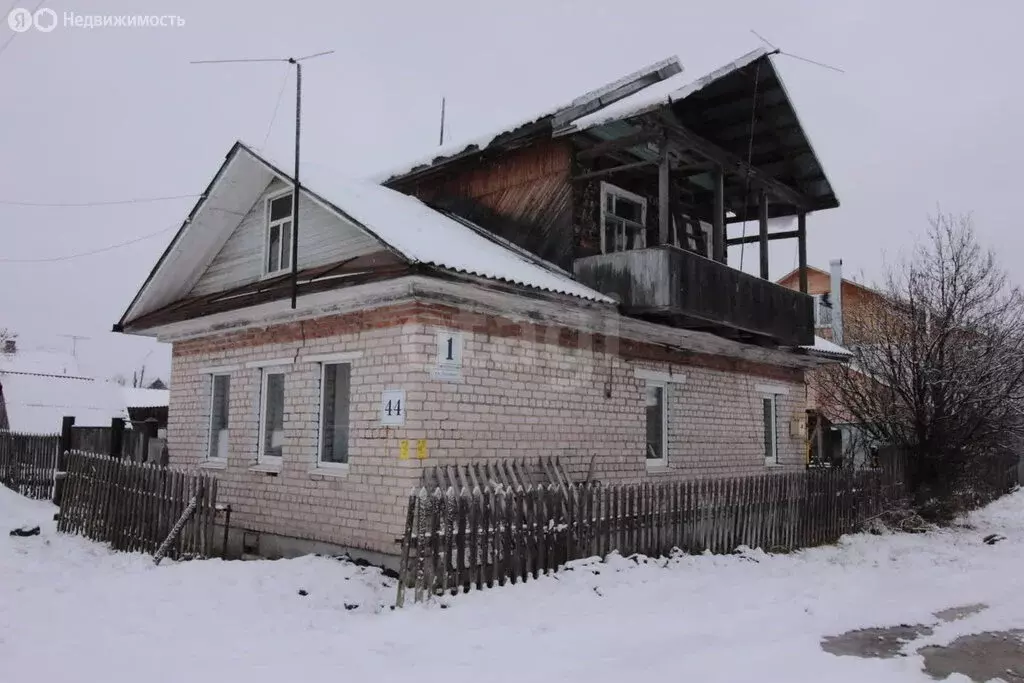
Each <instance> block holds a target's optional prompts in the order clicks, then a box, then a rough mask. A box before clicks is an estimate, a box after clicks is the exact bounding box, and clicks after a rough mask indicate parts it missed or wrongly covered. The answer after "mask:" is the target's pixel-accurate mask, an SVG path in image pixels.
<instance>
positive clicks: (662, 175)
mask: <svg viewBox="0 0 1024 683" xmlns="http://www.w3.org/2000/svg"><path fill="white" fill-rule="evenodd" d="M670 174H671V169H670V168H669V159H668V146H667V145H665V144H664V143H663V144H662V149H661V158H660V159H659V161H658V244H669V242H670V241H671V240H670V238H669V232H670V230H671V226H672V214H671V207H670V204H671V199H670V195H669V191H670V187H671V181H670V179H669V176H670ZM680 227H682V226H680Z"/></svg>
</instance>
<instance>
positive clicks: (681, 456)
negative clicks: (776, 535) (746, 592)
mask: <svg viewBox="0 0 1024 683" xmlns="http://www.w3.org/2000/svg"><path fill="white" fill-rule="evenodd" d="M548 132H550V131H548ZM548 139H549V138H547V137H544V138H543V139H542V140H541V139H539V142H540V143H543V144H547V143H546V142H545V141H546V140H548ZM544 154H549V152H544ZM435 163H437V162H435ZM441 163H442V165H443V162H441ZM460 163H462V162H460ZM560 163H561V162H559V161H558V160H557V159H554V160H552V158H551V157H550V156H549V157H548V161H546V162H545V164H546V165H545V169H546V170H545V172H544V173H543V174H542V175H543V176H544V178H547V179H548V180H544V181H543V182H550V178H551V177H555V178H556V181H557V182H556V185H553V186H552V187H553V188H554V189H553V190H551V191H552V192H556V193H557V192H562V190H561V189H560V188H561V187H562V183H563V182H564V183H570V182H571V179H569V177H568V176H565V177H564V178H562V177H561V176H560V175H559V174H560V173H561V172H562V170H564V171H565V172H566V173H568V172H569V169H570V168H571V166H572V164H569V165H568V166H566V168H565V169H562V167H561V165H560ZM510 165H514V164H504V165H503V164H497V165H496V167H497V168H499V169H500V172H499V173H498V175H497V176H494V175H492V176H491V180H492V181H493V182H496V183H498V185H500V184H501V175H500V174H501V173H504V172H507V170H508V168H509V166H510ZM468 168H469V171H458V172H457V173H456V176H458V173H463V175H464V174H465V173H466V172H468V173H470V174H473V173H477V172H478V171H479V170H480V168H481V166H480V162H474V165H471V166H470V167H468ZM551 169H554V171H552V170H551ZM416 172H417V173H419V172H420V171H416ZM303 176H304V182H303V188H302V193H301V197H300V200H299V210H298V219H299V220H298V224H299V228H298V244H297V248H296V237H295V227H294V226H295V220H294V216H293V213H294V208H293V202H292V199H293V197H292V194H291V185H290V181H289V178H288V176H287V175H286V174H285V173H284V172H283V171H282V170H281V169H280V167H279V166H275V165H273V164H272V163H270V162H268V161H267V160H265V159H264V158H263V157H261V156H260V155H258V154H256V153H255V152H253V151H252V150H251V149H249V148H248V147H246V146H244V145H242V144H240V143H239V144H236V145H235V146H234V147H233V148H232V149H231V151H230V152H229V153H228V155H227V157H226V159H225V162H224V164H223V165H222V167H221V169H220V170H219V171H218V173H217V174H216V176H215V178H214V180H213V182H212V183H211V184H210V186H209V187H208V188H207V190H206V192H205V193H204V195H203V197H202V199H201V200H200V202H199V203H198V204H197V206H196V208H195V209H194V210H193V211H192V213H191V215H190V216H189V218H188V220H187V221H186V223H185V225H184V226H183V227H182V229H181V230H180V231H179V232H178V234H177V235H176V236H175V238H174V240H173V242H172V243H171V245H170V246H169V247H168V249H167V251H166V252H165V253H164V255H163V256H162V257H161V259H160V261H159V263H158V264H157V266H156V267H155V268H154V270H153V272H152V273H151V275H150V277H149V278H148V279H147V281H146V283H145V284H144V285H143V287H142V288H141V290H140V291H139V293H138V294H137V295H136V297H135V299H134V300H133V302H132V303H131V305H130V306H129V308H128V310H127V311H126V312H125V314H124V316H123V317H122V319H121V321H120V322H119V323H118V325H117V326H116V329H119V330H121V331H124V332H128V333H133V334H145V335H152V336H156V337H158V338H159V339H160V340H161V341H167V342H171V343H173V361H172V375H171V382H170V386H171V401H170V413H169V424H168V442H169V444H168V445H169V450H170V462H171V464H172V465H182V466H189V467H201V468H210V469H215V470H217V471H218V477H219V479H220V482H221V489H220V492H221V493H220V495H221V499H222V501H223V502H228V503H230V504H231V506H232V508H233V516H232V526H233V527H235V528H236V532H235V536H236V537H237V538H235V542H236V543H238V544H243V543H244V544H245V545H248V546H254V547H255V549H256V550H257V551H258V552H260V553H261V554H265V555H271V556H273V555H278V554H292V553H297V552H307V551H310V550H315V549H317V548H320V547H322V548H324V549H337V548H345V549H348V550H350V551H355V552H363V553H364V554H366V555H369V556H372V557H374V558H375V559H379V560H381V561H386V558H387V556H391V555H394V554H395V553H396V552H397V550H398V547H397V545H396V544H395V539H396V538H397V537H398V536H399V535H400V533H401V531H402V529H401V526H402V523H403V520H404V513H405V502H406V500H407V496H408V494H409V492H410V490H411V489H412V488H413V487H414V486H415V485H416V484H417V482H419V481H420V477H421V473H422V470H423V468H424V467H425V466H426V465H431V464H439V463H467V462H471V461H480V460H485V459H488V458H497V457H516V458H519V457H535V456H554V455H557V456H559V458H560V459H561V461H562V462H563V463H564V464H565V465H566V467H567V469H568V470H569V472H570V474H571V475H573V476H577V477H582V476H585V475H586V474H587V473H589V474H590V476H592V477H594V478H597V479H599V480H602V481H607V482H632V481H641V480H650V481H654V480H662V479H666V478H669V479H671V478H688V477H712V476H743V475H749V474H757V473H761V472H763V471H765V469H766V468H768V469H771V468H781V469H795V468H801V467H804V465H805V443H804V438H803V436H802V435H801V425H802V424H803V422H804V419H805V415H804V411H805V408H806V393H805V392H806V389H805V384H804V373H805V370H806V369H808V368H812V367H814V366H815V365H817V364H820V363H821V362H823V361H822V358H821V357H819V356H817V355H816V354H815V351H814V350H813V348H812V346H813V345H812V344H811V342H812V341H813V340H812V339H808V338H806V337H805V336H804V335H803V332H802V331H800V330H789V329H787V328H785V326H782V327H780V326H779V325H778V320H780V319H783V318H784V317H785V315H791V314H792V312H793V311H797V314H798V315H797V318H795V320H798V321H799V323H800V325H802V324H803V320H802V318H800V317H799V314H800V313H801V312H802V311H803V312H806V314H807V315H810V311H811V309H810V298H809V297H806V296H805V295H803V294H801V293H799V292H790V291H789V290H786V292H787V294H780V293H778V292H776V291H775V290H774V289H771V290H765V291H767V292H768V293H769V294H770V295H771V297H769V296H768V295H762V294H760V293H758V292H760V291H761V290H757V291H756V292H755V295H754V296H755V301H756V306H757V307H760V308H762V309H765V310H767V311H768V315H767V316H764V315H763V311H762V312H760V313H758V315H760V316H761V318H760V320H762V322H761V323H757V324H760V325H762V326H763V329H761V328H756V325H754V323H756V322H757V321H756V320H754V318H755V317H756V316H754V317H751V320H752V321H754V323H750V324H748V323H746V322H743V321H737V320H732V319H729V318H728V316H725V317H723V316H722V315H719V314H715V315H714V316H711V315H709V314H701V315H703V317H700V316H699V315H698V313H700V312H699V311H696V310H683V311H677V310H675V308H676V307H678V305H679V304H678V302H675V303H670V304H668V306H667V307H663V308H661V309H659V310H658V311H644V312H641V311H638V310H634V309H633V308H632V307H631V303H632V302H631V300H630V299H629V297H630V296H635V295H636V290H635V287H633V288H627V289H628V290H629V291H627V292H626V293H625V296H624V295H623V291H622V279H621V278H619V279H617V280H616V281H615V282H613V283H611V284H608V282H607V281H601V279H600V278H597V279H594V280H592V284H594V286H588V284H586V283H585V282H581V281H580V280H577V279H576V278H574V277H573V276H571V275H570V274H569V273H568V272H567V271H565V270H562V269H560V268H558V267H557V266H555V265H553V264H552V263H550V262H549V261H548V260H546V259H542V258H541V257H540V256H538V251H543V249H544V248H545V247H543V245H541V246H540V247H538V246H537V245H536V244H534V243H531V241H530V239H528V237H529V236H528V235H527V236H525V237H524V236H523V235H521V234H519V233H515V232H513V234H512V235H511V236H509V235H508V234H507V233H508V229H507V226H508V224H502V225H501V226H499V227H494V228H492V227H487V229H484V228H481V227H479V226H478V225H475V224H473V223H470V222H469V221H468V220H466V219H465V218H463V217H462V216H460V215H457V213H456V212H455V210H454V209H452V210H451V211H445V210H439V209H434V208H431V207H430V206H428V205H426V204H424V203H422V202H421V201H419V200H418V199H414V198H412V197H408V196H404V195H403V194H402V193H400V192H399V191H396V190H392V189H386V188H385V187H381V186H378V185H370V184H359V183H343V182H339V181H338V180H337V179H334V178H318V177H316V174H315V171H313V172H312V174H307V172H306V170H305V169H303ZM451 177H452V176H451V174H448V175H446V176H445V178H447V179H448V180H450V179H451ZM446 182H447V181H446ZM460 182H461V181H460ZM474 182H476V181H474V180H472V179H470V180H468V181H466V183H467V184H468V185H472V184H473V183H474ZM538 182H540V181H538ZM389 184H391V185H392V186H395V187H397V186H398V185H399V183H396V182H392V181H389ZM468 185H467V186H468ZM526 185H529V183H523V182H520V183H518V184H517V187H523V186H526ZM401 189H403V191H406V192H409V193H415V194H423V192H422V187H421V186H418V189H417V190H413V189H410V188H401ZM499 189H500V188H499ZM535 189H536V188H535ZM538 191H539V190H538ZM470 194H472V193H470ZM485 194H486V193H485ZM562 194H563V195H564V193H562ZM508 196H509V195H508V193H505V195H504V198H505V200H507V199H508ZM623 196H625V195H623ZM637 196H639V195H637ZM478 199H479V197H478ZM482 201H483V200H482ZM528 201H530V202H533V203H534V204H536V203H537V202H539V201H540V200H539V199H538V198H537V196H533V197H532V198H531V199H529V200H528ZM499 203H500V202H499ZM572 203H573V202H570V204H572ZM491 208H492V209H493V207H491ZM565 212H568V214H566V213H565ZM494 213H495V214H497V215H499V217H500V215H502V214H503V213H504V214H505V215H506V216H507V215H509V211H504V212H503V211H499V210H497V209H494ZM512 213H514V212H512ZM645 213H647V212H646V210H644V211H643V212H641V215H643V214H645ZM561 215H562V218H565V219H567V220H568V218H567V216H569V215H575V209H574V208H573V207H572V206H569V207H563V214H561ZM561 220H562V219H558V220H556V221H554V222H553V223H552V225H554V224H555V223H558V224H559V225H561V223H560V222H559V221H561ZM574 220H576V219H575V218H574V219H571V220H570V223H572V221H574ZM604 220H606V221H613V222H614V221H620V222H615V223H614V225H615V226H618V227H617V228H616V229H621V227H622V226H623V225H627V223H629V221H628V220H627V221H626V223H621V220H626V219H619V218H618V216H617V215H614V216H610V217H609V218H607V219H604ZM630 220H631V219H630ZM723 220H724V215H723ZM680 222H681V219H680ZM612 224H613V223H608V225H612ZM496 225H497V224H496ZM630 225H631V224H630ZM638 225H639V226H640V227H638V228H636V229H638V230H645V229H646V228H647V227H648V226H645V225H643V223H642V221H641V222H638ZM675 225H679V223H675ZM570 227H571V226H570ZM627 227H628V226H627ZM629 229H630V230H632V229H634V228H629ZM524 230H526V231H527V232H528V231H529V226H528V225H527V227H526V228H524ZM573 230H575V231H576V232H579V230H576V229H575V228H573ZM500 232H505V233H506V237H505V238H503V237H501V236H499V235H498V234H496V233H500ZM570 232H571V231H570ZM548 234H550V233H548ZM609 234H610V233H609ZM623 234H625V233H623ZM717 234H718V235H721V236H724V232H719V233H717ZM652 239H653V238H652ZM628 242H629V240H628V239H626V238H623V239H622V240H619V239H618V238H615V240H613V239H611V238H609V239H608V240H607V242H602V243H603V244H605V246H604V247H603V248H602V254H607V255H609V256H611V255H613V253H615V252H618V253H620V254H621V253H625V252H622V251H621V250H619V248H620V247H621V248H622V249H625V248H626V245H627V243H628ZM581 245H582V246H581ZM613 245H618V247H616V246H613ZM570 246H571V245H570ZM652 246H653V245H652ZM690 246H692V245H690ZM704 246H705V247H708V249H707V251H708V253H710V251H711V249H710V247H711V246H713V245H704ZM575 248H576V249H577V252H578V254H579V253H580V252H579V250H580V249H583V250H584V251H585V249H586V248H587V247H586V245H585V240H584V241H583V242H580V243H578V244H577V245H576V247H575ZM660 248H661V249H662V250H666V251H665V253H667V254H669V255H670V256H671V257H672V258H676V257H677V256H678V255H679V254H690V253H691V251H692V250H690V249H689V248H688V247H687V246H686V245H683V246H682V247H679V246H663V247H660ZM643 251H644V252H651V253H653V252H655V251H657V249H656V248H654V249H652V248H647V249H644V250H643ZM637 253H640V252H639V251H638V252H637ZM702 253H703V252H702ZM627 255H629V254H627ZM583 256H584V257H586V254H583ZM589 258H594V256H590V257H589ZM687 258H688V257H687ZM697 258H700V259H701V263H700V264H699V265H700V268H715V269H718V270H716V273H718V277H723V275H722V273H725V276H728V277H733V276H732V275H731V273H734V272H735V273H738V271H733V270H732V269H729V268H728V267H727V266H725V265H724V264H720V263H716V262H715V261H713V260H711V259H707V258H704V257H703V256H699V257H697ZM293 259H294V260H295V261H296V262H295V266H294V268H293V267H292V261H293ZM705 262H706V263H705ZM709 264H710V265H709ZM722 269H724V270H722ZM577 270H579V269H577ZM726 271H728V273H726ZM603 272H605V273H606V274H607V270H605V271H603ZM652 277H654V278H657V277H658V274H657V273H655V274H654V275H653V276H652ZM735 277H746V278H751V277H752V276H746V275H743V274H739V275H737V276H735ZM752 279H754V280H756V278H752ZM737 282H738V283H739V284H737V285H736V287H737V289H736V291H737V292H741V291H747V290H743V289H742V288H744V287H746V288H747V289H748V290H749V289H750V288H751V287H755V288H757V287H761V286H762V285H761V284H760V281H758V282H757V283H753V284H751V283H749V282H748V281H747V280H741V281H737ZM605 284H607V285H608V286H607V287H605V286H604V285H605ZM656 284H657V283H655V285H656ZM765 284H766V285H768V286H770V287H777V286H776V285H774V284H773V283H770V282H767V283H765ZM598 286H600V288H601V289H604V290H605V291H606V292H608V294H605V293H602V292H601V291H598V289H597V288H595V287H598ZM777 288H778V289H779V290H781V289H783V288H781V287H777ZM293 296H294V305H293V303H292V297H293ZM727 296H728V295H727ZM740 296H741V294H740V293H737V294H735V295H733V297H734V298H735V299H736V300H737V301H738V300H739V297H740ZM773 297H792V298H786V299H782V300H777V299H776V298H773ZM799 297H804V298H806V299H807V301H806V302H805V301H804V299H803V298H799ZM780 301H781V303H780ZM805 303H806V306H804V304H805ZM683 305H684V306H685V305H686V304H685V302H684V303H683ZM730 306H732V307H733V308H737V309H738V308H739V304H735V305H733V304H732V303H730ZM773 307H778V311H777V315H776V309H775V308H773ZM790 309H792V310H790ZM804 309H805V311H804ZM677 313H678V315H677ZM747 314H748V313H746V312H743V311H739V312H737V313H735V315H747ZM806 322H807V325H808V326H809V325H810V324H811V322H810V320H808V321H806ZM698 323H699V324H698ZM752 325H753V326H752ZM733 328H734V329H735V331H734V332H730V329H733ZM755 328H756V329H755ZM801 330H802V327H801ZM773 335H774V336H773ZM793 341H797V342H801V343H786V342H793Z"/></svg>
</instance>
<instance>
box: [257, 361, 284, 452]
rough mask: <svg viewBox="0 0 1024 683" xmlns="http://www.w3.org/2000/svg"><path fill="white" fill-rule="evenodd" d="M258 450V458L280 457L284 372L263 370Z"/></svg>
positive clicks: (282, 442)
mask: <svg viewBox="0 0 1024 683" xmlns="http://www.w3.org/2000/svg"><path fill="white" fill-rule="evenodd" d="M260 396H261V402H260V403H261V405H260V450H259V456H258V459H259V460H270V459H273V458H277V459H278V461H279V459H280V457H281V447H282V446H283V445H284V373H283V372H280V371H277V372H273V371H267V370H264V372H263V386H262V390H261V392H260Z"/></svg>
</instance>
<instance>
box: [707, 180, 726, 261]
mask: <svg viewBox="0 0 1024 683" xmlns="http://www.w3.org/2000/svg"><path fill="white" fill-rule="evenodd" d="M712 178H713V179H714V185H715V208H714V212H713V215H712V219H713V221H714V223H713V224H712V235H711V244H712V258H713V259H714V260H715V261H718V262H719V263H727V262H728V249H727V248H726V246H725V172H724V171H722V167H721V166H719V167H718V168H716V169H715V172H714V173H713V174H712Z"/></svg>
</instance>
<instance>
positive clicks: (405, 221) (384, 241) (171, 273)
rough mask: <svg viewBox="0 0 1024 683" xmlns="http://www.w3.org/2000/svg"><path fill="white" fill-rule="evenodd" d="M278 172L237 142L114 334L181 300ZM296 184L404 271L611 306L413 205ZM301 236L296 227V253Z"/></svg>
mask: <svg viewBox="0 0 1024 683" xmlns="http://www.w3.org/2000/svg"><path fill="white" fill-rule="evenodd" d="M284 168H285V166H284V165H279V164H276V163H274V162H273V161H271V160H269V159H268V158H267V157H266V156H265V155H261V154H258V153H257V152H255V151H253V149H252V148H250V147H248V146H246V145H245V144H243V143H241V142H236V143H235V145H234V146H232V148H231V150H230V151H229V152H228V154H227V156H226V157H225V160H224V163H223V164H222V165H221V167H220V169H219V170H218V171H217V173H216V175H215V176H214V178H213V180H212V181H211V183H210V185H209V186H208V187H207V188H206V191H205V192H204V193H203V196H202V197H201V198H200V200H199V202H198V203H197V204H196V206H195V207H194V208H193V210H192V212H191V213H190V214H189V217H188V218H187V219H186V220H185V223H184V224H183V225H182V227H181V228H180V229H179V230H178V232H177V234H176V235H175V236H174V238H173V240H172V241H171V244H170V245H169V246H168V248H167V250H166V251H165V252H164V253H163V255H162V256H161V257H160V260H159V261H158V262H157V264H156V266H155V267H154V268H153V271H152V272H151V273H150V275H149V277H148V278H147V279H146V281H145V282H144V283H143V285H142V287H141V289H140V290H139V292H138V294H136V296H135V298H134V299H133V300H132V303H131V304H130V305H129V307H128V309H127V310H126V311H125V314H124V315H123V316H122V318H121V321H120V322H119V323H118V326H117V327H120V326H123V325H124V324H125V323H126V322H128V321H130V320H132V319H134V318H137V317H139V316H140V315H142V314H144V313H148V312H151V311H154V310H157V309H159V308H162V307H163V306H166V305H168V304H171V303H173V302H175V301H177V300H179V299H181V298H183V297H185V296H186V295H187V294H188V293H189V291H191V289H192V287H193V286H194V285H195V283H196V282H197V281H198V279H199V278H200V277H201V275H202V274H203V272H204V271H205V270H206V268H207V267H208V266H209V264H210V262H211V261H212V260H213V258H214V257H215V256H216V254H217V252H218V251H219V250H220V249H221V248H222V247H223V245H224V243H225V242H226V241H227V239H228V237H230V235H231V233H232V232H233V231H234V230H235V228H237V226H238V225H239V223H240V222H241V220H242V218H243V217H244V216H245V214H246V213H247V212H248V211H249V209H250V208H251V207H252V206H253V204H254V203H255V202H256V200H257V199H258V198H259V196H260V195H261V194H262V193H263V191H264V190H265V189H266V187H267V185H268V184H269V183H270V182H271V181H272V180H273V179H275V178H278V179H280V180H283V181H285V182H289V183H290V182H291V180H290V176H289V175H288V174H287V173H286V172H285V171H284V170H283V169H284ZM301 183H302V189H303V198H304V199H303V200H304V201H314V202H316V203H318V204H319V205H321V206H322V207H324V208H325V209H326V210H328V211H330V212H332V213H334V214H335V215H336V216H337V217H338V218H339V219H340V220H343V221H346V222H348V223H351V224H353V225H355V226H356V227H357V228H359V229H361V230H363V231H364V232H366V233H367V234H368V235H370V236H372V237H373V238H375V239H376V240H378V241H379V242H380V244H381V247H382V248H383V249H386V250H388V251H390V252H391V253H392V254H394V255H395V256H397V257H398V258H400V259H402V260H403V261H405V262H406V263H409V264H424V265H427V266H432V267H436V268H439V269H443V270H448V271H452V272H455V273H463V274H469V275H474V276H478V277H482V278H489V279H493V280H500V281H504V282H509V283H512V284H515V285H518V286H521V287H527V288H532V289H538V290H543V291H548V292H555V293H559V294H565V295H569V296H574V297H579V298H582V299H588V300H592V301H598V302H602V303H609V304H610V303H613V302H612V300H611V299H609V298H608V297H606V296H604V295H603V294H601V293H600V292H597V291H596V290H593V289H590V288H589V287H586V286H585V285H583V284H581V283H579V282H577V281H576V280H574V279H573V278H572V277H571V276H570V275H569V274H568V273H566V272H565V271H563V270H561V269H559V268H558V267H556V266H554V265H553V264H550V263H548V262H546V261H543V260H541V259H539V258H537V257H535V256H533V255H531V254H529V253H528V252H525V251H523V250H522V249H519V248H518V247H515V246H513V245H511V244H510V243H508V242H505V241H503V240H500V239H499V238H496V237H493V236H491V235H490V234H489V233H488V232H487V231H485V230H483V229H482V228H479V227H477V226H475V225H473V224H472V223H469V222H468V221H465V220H462V219H459V218H456V217H454V216H450V215H447V214H444V213H441V212H439V211H436V210H434V209H432V208H430V207H429V206H427V205H426V204H424V203H423V202H421V201H419V200H418V199H415V198H413V197H409V196H406V195H403V194H401V193H399V192H396V191H394V190H390V189H387V188H385V187H381V186H379V185H375V184H371V183H368V182H360V181H351V180H346V179H342V178H339V177H337V176H334V175H331V174H327V173H324V172H323V171H322V170H317V169H307V168H303V169H302V179H301ZM301 235H302V226H301V225H300V226H299V245H300V249H301V245H302V239H301Z"/></svg>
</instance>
